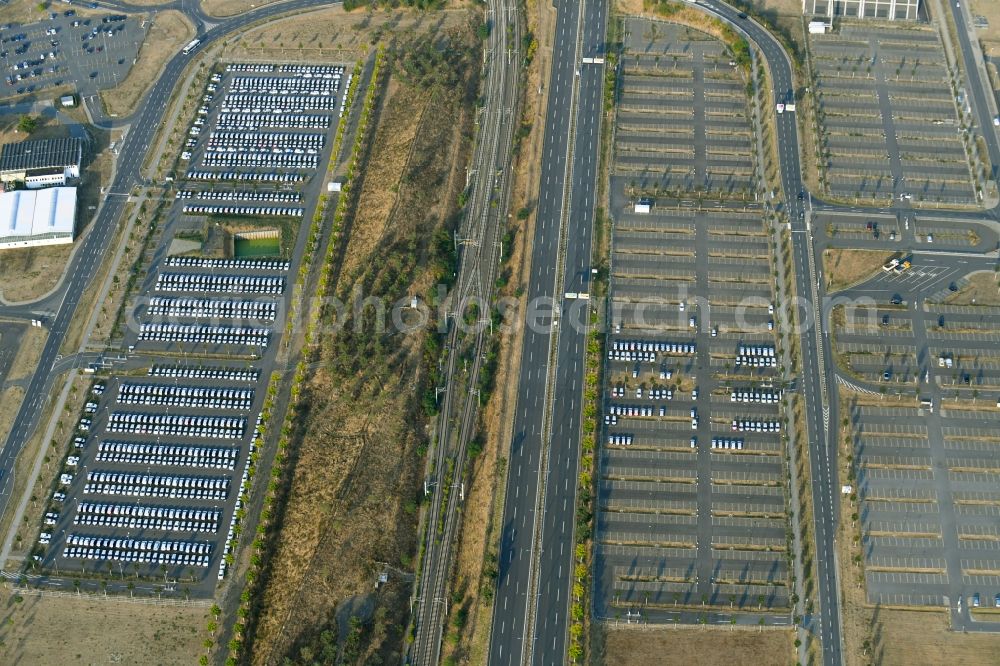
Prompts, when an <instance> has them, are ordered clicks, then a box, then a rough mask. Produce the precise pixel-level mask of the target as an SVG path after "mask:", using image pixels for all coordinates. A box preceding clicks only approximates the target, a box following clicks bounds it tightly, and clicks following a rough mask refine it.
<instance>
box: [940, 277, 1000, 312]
mask: <svg viewBox="0 0 1000 666" xmlns="http://www.w3.org/2000/svg"><path fill="white" fill-rule="evenodd" d="M944 302H945V303H948V304H949V305H973V304H975V305H1000V282H998V281H997V276H996V273H986V272H983V273H976V274H975V275H973V276H971V277H970V278H969V284H967V285H965V286H964V287H963V288H961V289H959V290H958V291H957V292H955V293H954V294H951V295H950V296H948V298H946V299H945V300H944Z"/></svg>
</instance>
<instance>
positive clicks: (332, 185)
mask: <svg viewBox="0 0 1000 666" xmlns="http://www.w3.org/2000/svg"><path fill="white" fill-rule="evenodd" d="M326 191H327V192H339V191H340V181H339V180H333V181H330V182H329V183H327V184H326Z"/></svg>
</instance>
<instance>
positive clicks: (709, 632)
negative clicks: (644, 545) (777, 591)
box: [595, 627, 795, 666]
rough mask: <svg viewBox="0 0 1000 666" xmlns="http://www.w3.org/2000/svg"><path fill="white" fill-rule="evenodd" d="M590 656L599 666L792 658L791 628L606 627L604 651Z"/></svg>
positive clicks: (764, 663)
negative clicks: (600, 665)
mask: <svg viewBox="0 0 1000 666" xmlns="http://www.w3.org/2000/svg"><path fill="white" fill-rule="evenodd" d="M595 656H596V657H597V663H600V664H603V665H604V666H648V665H649V664H657V665H658V666H674V665H676V666H698V665H699V664H704V665H705V666H716V664H723V663H730V664H754V665H755V666H770V665H773V666H779V665H780V666H785V665H786V664H790V663H795V653H794V648H793V647H792V632H791V631H790V630H783V629H781V630H779V629H769V630H763V631H757V630H756V629H714V628H711V629H709V628H702V627H691V628H688V627H683V628H681V627H676V628H675V627H670V628H663V629H624V628H608V629H607V630H606V637H605V641H604V650H603V654H601V655H595Z"/></svg>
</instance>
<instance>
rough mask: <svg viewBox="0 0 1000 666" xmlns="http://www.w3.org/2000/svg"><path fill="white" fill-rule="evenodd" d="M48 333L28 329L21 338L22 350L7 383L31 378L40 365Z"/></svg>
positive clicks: (16, 357)
mask: <svg viewBox="0 0 1000 666" xmlns="http://www.w3.org/2000/svg"><path fill="white" fill-rule="evenodd" d="M48 337H49V334H48V331H47V330H46V329H44V328H34V327H28V328H27V329H26V330H25V331H24V335H22V336H21V349H20V350H19V351H18V353H17V356H15V357H14V362H13V363H12V364H11V366H10V372H8V373H7V378H6V379H7V381H17V380H19V379H24V378H26V377H28V376H30V375H31V374H32V373H33V372H34V371H35V366H36V365H38V357H39V356H41V355H42V347H44V346H45V340H46V339H48Z"/></svg>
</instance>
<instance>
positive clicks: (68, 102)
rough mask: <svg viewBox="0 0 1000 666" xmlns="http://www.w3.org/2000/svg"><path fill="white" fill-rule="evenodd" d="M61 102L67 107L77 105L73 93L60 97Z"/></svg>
mask: <svg viewBox="0 0 1000 666" xmlns="http://www.w3.org/2000/svg"><path fill="white" fill-rule="evenodd" d="M59 104H61V105H62V106H65V107H67V108H72V107H74V106H76V98H75V97H73V96H72V95H63V96H62V97H60V98H59Z"/></svg>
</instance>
